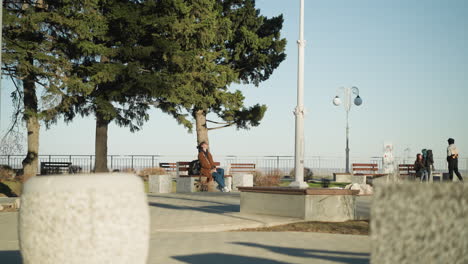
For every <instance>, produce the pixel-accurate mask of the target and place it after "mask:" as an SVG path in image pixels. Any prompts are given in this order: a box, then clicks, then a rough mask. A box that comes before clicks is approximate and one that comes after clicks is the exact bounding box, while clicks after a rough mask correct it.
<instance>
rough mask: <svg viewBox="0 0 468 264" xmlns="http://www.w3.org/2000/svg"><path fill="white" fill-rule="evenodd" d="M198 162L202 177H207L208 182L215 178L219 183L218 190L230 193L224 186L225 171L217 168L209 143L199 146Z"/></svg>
mask: <svg viewBox="0 0 468 264" xmlns="http://www.w3.org/2000/svg"><path fill="white" fill-rule="evenodd" d="M197 148H198V160H199V161H200V164H201V170H200V171H201V175H203V176H206V177H207V182H210V181H211V180H212V179H213V178H214V180H215V181H216V182H217V183H218V187H217V188H218V190H220V191H221V192H229V189H228V188H227V187H226V185H225V184H224V169H222V168H216V165H215V164H214V161H213V157H212V156H211V153H210V152H209V151H208V143H206V142H202V143H200V145H198V147H197Z"/></svg>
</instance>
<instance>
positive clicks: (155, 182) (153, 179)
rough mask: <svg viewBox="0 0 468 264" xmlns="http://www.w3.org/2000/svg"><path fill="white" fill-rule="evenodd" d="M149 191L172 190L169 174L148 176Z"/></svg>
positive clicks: (166, 191)
mask: <svg viewBox="0 0 468 264" xmlns="http://www.w3.org/2000/svg"><path fill="white" fill-rule="evenodd" d="M148 178H149V179H148V184H149V192H150V193H170V192H172V176H171V175H150V176H149V177H148Z"/></svg>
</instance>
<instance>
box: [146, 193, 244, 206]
mask: <svg viewBox="0 0 468 264" xmlns="http://www.w3.org/2000/svg"><path fill="white" fill-rule="evenodd" d="M227 195H229V196H230V197H238V198H240V194H237V193H235V194H226V193H215V192H213V193H210V192H200V193H191V194H190V196H194V197H197V196H199V197H216V196H227ZM148 196H149V197H152V198H163V199H173V200H183V201H192V202H204V203H213V204H224V205H232V203H223V202H216V201H211V200H203V199H194V198H186V197H173V196H164V195H158V194H148Z"/></svg>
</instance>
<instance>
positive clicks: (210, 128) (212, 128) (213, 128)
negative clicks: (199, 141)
mask: <svg viewBox="0 0 468 264" xmlns="http://www.w3.org/2000/svg"><path fill="white" fill-rule="evenodd" d="M234 124H235V123H231V124H228V125H224V126H219V127H209V128H208V130H215V129H220V128H225V127H230V126H232V125H234Z"/></svg>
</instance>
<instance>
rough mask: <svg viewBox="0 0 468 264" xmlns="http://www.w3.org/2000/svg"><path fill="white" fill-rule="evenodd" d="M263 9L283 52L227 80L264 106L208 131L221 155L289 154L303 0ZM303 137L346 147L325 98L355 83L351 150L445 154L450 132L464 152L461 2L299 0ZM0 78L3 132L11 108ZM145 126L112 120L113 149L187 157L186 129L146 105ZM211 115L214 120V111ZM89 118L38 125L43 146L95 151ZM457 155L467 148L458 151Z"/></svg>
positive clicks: (320, 151) (339, 149) (341, 117)
mask: <svg viewBox="0 0 468 264" xmlns="http://www.w3.org/2000/svg"><path fill="white" fill-rule="evenodd" d="M257 6H258V7H259V8H260V10H261V13H262V14H264V15H267V16H274V15H278V14H281V13H282V14H283V15H284V19H285V22H284V26H283V31H282V34H283V36H284V37H285V38H286V39H287V40H288V45H287V50H286V53H287V59H286V60H285V61H284V62H283V63H282V64H281V66H280V67H279V68H278V69H277V70H276V71H275V72H274V74H273V76H272V77H271V78H270V79H269V80H268V81H266V82H264V83H261V85H260V86H259V87H254V86H239V85H236V86H233V87H232V88H233V89H240V90H242V91H243V93H244V95H245V96H246V103H247V105H252V104H255V103H262V104H266V105H268V111H267V113H266V115H265V118H264V120H263V122H262V123H261V125H260V126H259V127H255V128H252V129H251V130H236V129H235V128H226V129H221V130H214V131H210V134H209V136H210V144H211V149H212V152H213V153H215V154H218V155H293V154H294V115H293V113H292V112H293V109H294V107H295V105H296V89H297V88H296V87H297V86H296V76H297V44H296V40H297V38H298V25H299V0H295V1H285V0H261V1H257ZM305 7H306V9H305V39H306V40H307V46H306V49H305V54H306V57H305V107H306V109H307V115H306V118H305V137H306V155H307V156H344V148H345V110H344V108H343V107H341V106H340V107H335V106H334V105H333V104H332V99H333V98H334V96H335V95H336V93H337V88H338V87H340V86H357V87H359V89H360V93H361V97H362V99H363V104H362V105H361V106H360V107H356V106H353V108H352V109H351V112H350V127H351V133H350V148H351V155H352V156H355V157H357V156H359V157H365V156H380V155H382V152H383V143H384V142H392V143H393V144H394V146H395V152H396V155H398V156H400V155H402V154H403V150H404V149H405V148H408V147H409V148H410V149H411V155H415V154H416V152H417V151H419V150H420V149H422V148H432V149H433V150H434V154H435V157H439V158H442V157H443V155H444V152H445V148H446V145H447V138H449V137H453V138H455V139H456V144H457V146H458V147H459V149H460V151H461V156H465V157H468V123H467V118H466V115H467V114H468V103H467V99H468V50H467V47H468V30H467V28H468V16H467V14H468V1H466V0H446V1H442V0H438V1H436V0H413V1H408V0H393V1H388V0H354V1H349V0H327V1H318V0H314V1H311V0H305ZM11 91H12V87H11V84H10V83H9V82H8V81H5V80H4V81H3V85H2V104H1V115H2V124H1V129H2V131H4V130H5V128H6V126H7V125H8V118H9V116H10V115H11V112H12V107H11V103H10V102H9V101H10V98H9V94H10V93H11ZM150 114H151V117H150V121H149V122H148V123H146V124H145V125H144V127H143V130H142V131H140V132H137V133H131V132H129V130H128V128H120V127H117V126H116V125H112V126H111V127H110V129H109V142H108V146H109V154H120V155H125V154H159V155H187V154H189V155H190V154H193V153H194V152H195V148H194V147H195V144H196V142H195V140H196V135H195V134H188V133H187V132H186V130H185V129H184V128H183V127H182V126H179V125H177V123H176V122H175V121H174V120H173V119H172V118H171V117H169V116H166V115H165V114H163V113H161V112H160V111H158V110H154V111H151V113H150ZM212 118H213V117H212ZM94 134H95V130H94V117H92V116H90V117H88V118H85V119H80V118H79V119H77V120H75V121H74V122H73V123H72V124H70V125H65V124H64V123H59V124H57V125H55V126H53V127H52V128H51V129H50V130H45V129H42V130H41V137H40V140H41V141H40V142H41V143H40V152H41V154H93V153H94ZM463 153H465V154H463Z"/></svg>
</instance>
